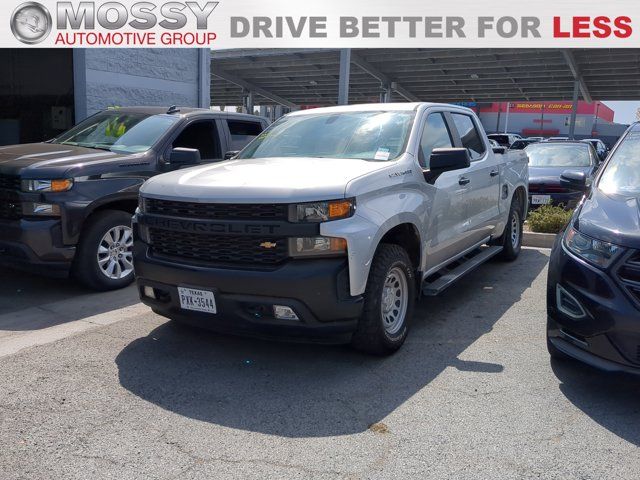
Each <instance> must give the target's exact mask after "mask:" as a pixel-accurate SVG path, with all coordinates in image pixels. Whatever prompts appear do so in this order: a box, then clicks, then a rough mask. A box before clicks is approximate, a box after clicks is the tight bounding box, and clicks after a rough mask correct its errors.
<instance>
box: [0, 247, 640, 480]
mask: <svg viewBox="0 0 640 480" xmlns="http://www.w3.org/2000/svg"><path fill="white" fill-rule="evenodd" d="M547 261H548V251H547V250H535V249H525V250H523V252H522V254H521V257H520V258H519V259H518V261H516V262H515V263H512V264H504V263H500V262H497V261H495V262H490V263H488V264H486V265H483V266H482V267H480V268H479V269H478V270H477V271H475V272H474V273H473V274H471V275H470V276H469V277H467V278H465V279H463V280H461V281H460V282H459V283H458V284H456V285H454V286H453V287H451V288H450V289H449V290H447V291H446V292H445V293H444V294H443V295H441V296H440V297H437V298H433V299H432V298H429V299H425V300H423V301H422V302H421V303H420V304H419V306H418V308H417V309H416V318H415V321H414V323H413V326H412V331H411V332H410V335H409V338H408V340H407V343H406V344H405V346H404V347H403V349H402V350H401V351H400V352H398V353H397V354H396V355H393V356H391V357H388V358H376V357H370V356H366V355H362V354H360V353H357V352H354V351H352V350H350V349H349V348H347V347H341V346H319V345H304V344H287V343H277V342H266V341H259V340H253V339H246V338H237V337H228V336H222V335H217V334H213V333H209V332H204V331H199V330H195V329H192V328H188V327H183V326H180V325H176V324H174V323H172V322H170V321H167V320H166V319H163V318H161V317H159V316H157V315H155V314H153V313H151V312H150V310H148V309H147V308H146V307H144V306H143V305H141V304H139V303H138V302H137V298H136V292H135V289H134V288H128V289H125V290H122V291H119V292H110V293H106V294H96V293H93V292H89V291H86V290H85V289H83V288H81V287H79V286H78V285H76V284H75V283H74V282H72V281H60V280H50V279H42V278H38V277H33V276H30V275H25V274H18V273H16V272H12V271H9V270H0V289H1V290H0V479H2V480H12V479H29V480H32V479H65V480H72V479H111V478H113V479H119V480H121V479H236V478H237V479H272V478H273V479H289V478H299V479H316V478H318V479H319V478H322V479H325V478H326V479H349V480H352V479H404V478H416V479H427V478H428V479H431V478H433V479H438V480H440V479H474V480H476V479H491V480H496V479H563V480H565V479H593V480H596V479H637V478H639V477H640V473H639V472H640V450H639V449H638V445H639V444H640V402H639V399H640V379H636V378H633V377H626V376H618V375H615V376H611V375H605V374H602V373H600V372H597V371H594V370H592V369H590V368H588V367H585V366H582V365H579V364H575V363H572V362H569V363H551V362H550V361H549V357H548V355H547V352H546V347H545V341H544V324H545V320H546V318H545V281H546V265H547Z"/></svg>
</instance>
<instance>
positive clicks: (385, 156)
mask: <svg viewBox="0 0 640 480" xmlns="http://www.w3.org/2000/svg"><path fill="white" fill-rule="evenodd" d="M390 156H391V151H390V150H389V149H388V148H379V149H378V151H377V152H376V155H375V157H373V159H374V160H389V157H390Z"/></svg>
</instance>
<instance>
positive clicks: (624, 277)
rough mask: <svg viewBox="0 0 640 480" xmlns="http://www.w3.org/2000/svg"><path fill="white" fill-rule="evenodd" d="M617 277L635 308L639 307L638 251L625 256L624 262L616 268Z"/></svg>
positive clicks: (639, 268) (639, 277)
mask: <svg viewBox="0 0 640 480" xmlns="http://www.w3.org/2000/svg"><path fill="white" fill-rule="evenodd" d="M617 275H618V280H619V281H620V284H621V285H622V288H624V289H625V290H626V291H627V293H629V295H630V296H631V298H632V299H633V300H634V302H635V304H636V307H640V251H634V252H632V253H631V254H630V255H627V259H626V260H625V262H624V263H623V264H622V265H621V266H620V267H619V268H618V271H617Z"/></svg>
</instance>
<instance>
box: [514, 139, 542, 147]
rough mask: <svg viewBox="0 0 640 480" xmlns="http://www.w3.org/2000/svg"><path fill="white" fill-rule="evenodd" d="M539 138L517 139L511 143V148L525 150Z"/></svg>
mask: <svg viewBox="0 0 640 480" xmlns="http://www.w3.org/2000/svg"><path fill="white" fill-rule="evenodd" d="M537 142H538V140H531V139H529V138H523V139H520V140H516V141H515V142H513V143H512V144H511V147H510V150H524V149H525V148H527V147H528V146H529V145H531V144H532V143H537Z"/></svg>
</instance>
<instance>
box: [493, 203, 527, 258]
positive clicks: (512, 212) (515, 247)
mask: <svg viewBox="0 0 640 480" xmlns="http://www.w3.org/2000/svg"><path fill="white" fill-rule="evenodd" d="M523 224H524V219H523V218H522V214H521V212H520V202H519V201H518V199H517V198H516V197H515V196H514V197H513V200H511V208H510V209H509V219H508V220H507V226H506V227H505V228H504V233H503V234H502V237H500V239H499V241H498V242H496V243H497V244H498V245H502V247H503V250H502V252H500V258H502V260H505V261H507V262H512V261H513V260H515V259H516V258H518V255H520V250H521V249H522V226H523Z"/></svg>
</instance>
